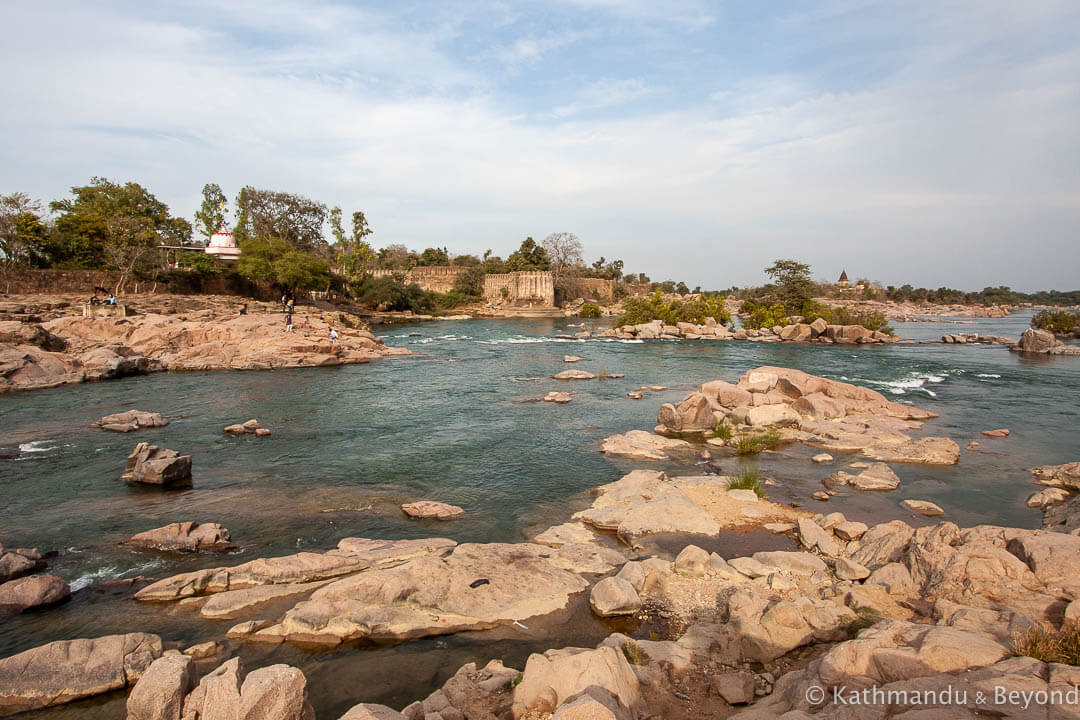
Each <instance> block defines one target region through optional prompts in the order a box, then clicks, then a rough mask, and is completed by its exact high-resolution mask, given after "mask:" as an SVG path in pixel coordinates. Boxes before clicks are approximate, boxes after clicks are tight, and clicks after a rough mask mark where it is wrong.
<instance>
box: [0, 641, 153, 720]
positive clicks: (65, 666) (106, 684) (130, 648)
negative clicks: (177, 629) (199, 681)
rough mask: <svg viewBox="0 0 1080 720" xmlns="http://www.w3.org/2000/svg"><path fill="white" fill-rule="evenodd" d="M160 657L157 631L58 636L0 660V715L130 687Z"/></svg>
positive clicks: (59, 703) (60, 703)
mask: <svg viewBox="0 0 1080 720" xmlns="http://www.w3.org/2000/svg"><path fill="white" fill-rule="evenodd" d="M160 656H161V638H159V637H158V636H157V635H148V634H146V633H128V634H126V635H107V636H105V637H99V638H89V639H78V640H61V641H57V642H52V643H49V644H47V645H42V646H40V647H36V648H32V649H30V650H26V651H24V652H21V653H18V654H17V655H12V656H10V657H6V658H3V659H0V714H10V713H16V712H23V711H26V710H36V709H38V708H43V707H51V706H53V705H62V704H64V703H69V702H72V701H73V700H79V699H81V698H86V697H93V696H94V695H100V694H102V693H106V692H110V691H112V690H120V689H123V688H125V687H129V686H131V685H133V684H134V683H135V682H136V681H137V680H138V679H139V678H140V677H141V676H142V674H143V672H145V671H146V669H147V668H148V667H150V664H151V663H152V662H153V661H154V660H156V659H157V658H159V657H160Z"/></svg>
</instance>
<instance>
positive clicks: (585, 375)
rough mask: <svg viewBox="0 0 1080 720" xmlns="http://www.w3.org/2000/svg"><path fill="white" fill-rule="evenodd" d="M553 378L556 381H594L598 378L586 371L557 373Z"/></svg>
mask: <svg viewBox="0 0 1080 720" xmlns="http://www.w3.org/2000/svg"><path fill="white" fill-rule="evenodd" d="M551 377H553V378H555V379H556V380H592V379H594V378H595V377H596V376H595V375H593V374H592V373H591V372H586V371H584V370H563V371H562V372H560V373H555V374H554V375H552V376H551Z"/></svg>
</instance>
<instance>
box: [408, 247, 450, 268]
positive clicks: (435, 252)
mask: <svg viewBox="0 0 1080 720" xmlns="http://www.w3.org/2000/svg"><path fill="white" fill-rule="evenodd" d="M416 264H417V265H419V266H431V265H449V264H450V254H449V253H448V252H446V248H427V249H426V250H424V252H422V253H421V254H420V257H419V258H418V259H417V261H416Z"/></svg>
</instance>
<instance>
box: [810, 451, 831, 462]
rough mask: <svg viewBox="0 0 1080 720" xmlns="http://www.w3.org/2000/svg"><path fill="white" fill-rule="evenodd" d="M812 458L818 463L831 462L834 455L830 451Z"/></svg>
mask: <svg viewBox="0 0 1080 720" xmlns="http://www.w3.org/2000/svg"><path fill="white" fill-rule="evenodd" d="M810 459H811V460H812V461H813V462H816V463H818V464H823V463H831V462H832V461H833V456H832V455H830V454H829V453H818V454H817V455H815V456H814V457H812V458H810Z"/></svg>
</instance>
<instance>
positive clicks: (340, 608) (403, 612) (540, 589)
mask: <svg viewBox="0 0 1080 720" xmlns="http://www.w3.org/2000/svg"><path fill="white" fill-rule="evenodd" d="M550 552H551V551H550V549H547V548H543V547H541V546H538V545H533V544H531V543H524V544H514V545H510V544H504V543H488V544H475V543H467V544H464V545H459V546H458V547H457V548H455V549H454V551H453V552H452V553H450V554H449V555H447V556H445V557H435V556H426V557H420V558H417V559H415V560H412V561H410V562H408V563H405V564H403V565H400V566H398V567H394V568H389V569H385V570H370V571H368V572H365V573H360V574H358V575H354V576H352V577H349V578H345V579H342V580H338V581H336V582H333V583H331V584H329V585H327V586H326V587H324V588H322V589H320V590H317V591H316V592H315V593H314V594H313V595H312V596H311V599H310V600H307V601H305V602H302V603H300V604H298V605H297V606H296V607H295V608H293V609H292V610H290V611H289V612H288V613H286V615H285V617H284V618H283V619H282V621H281V623H280V624H278V625H275V626H271V627H269V628H266V629H265V630H260V631H259V632H257V633H255V634H254V635H253V636H251V639H252V640H256V641H271V642H280V641H282V640H289V641H294V642H303V643H316V644H324V645H337V644H338V643H341V642H343V641H345V640H352V639H359V638H369V639H372V640H406V639H412V638H418V637H425V636H429V635H445V634H448V633H454V632H460V631H463V630H483V629H489V628H493V627H496V626H497V625H502V624H506V623H511V622H513V621H515V620H525V619H527V618H530V617H534V616H537V615H547V614H549V613H552V612H555V611H558V610H563V609H565V608H566V607H567V605H568V603H569V600H570V596H571V595H573V594H575V593H578V592H581V591H582V590H585V589H586V588H587V587H588V585H589V583H588V582H587V581H585V580H584V579H583V578H581V577H580V576H579V575H576V574H574V573H572V572H569V571H567V570H564V569H561V568H559V567H558V566H557V565H556V564H555V563H553V562H552V561H550V560H548V559H546V558H544V557H543V555H544V554H545V553H548V554H549V553H550Z"/></svg>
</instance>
